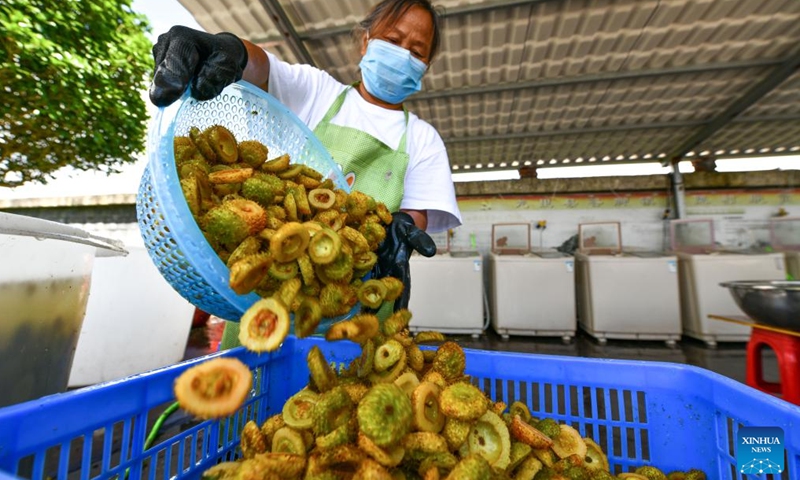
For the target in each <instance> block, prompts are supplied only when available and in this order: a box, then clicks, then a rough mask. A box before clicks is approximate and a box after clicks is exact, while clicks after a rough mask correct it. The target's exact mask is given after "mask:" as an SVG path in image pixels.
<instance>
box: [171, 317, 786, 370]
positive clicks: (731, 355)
mask: <svg viewBox="0 0 800 480" xmlns="http://www.w3.org/2000/svg"><path fill="white" fill-rule="evenodd" d="M223 325H224V324H223V323H222V322H220V321H219V320H217V319H216V318H215V317H211V319H210V320H209V323H208V324H207V325H206V326H203V327H199V328H193V329H192V332H191V335H190V336H189V341H188V344H187V348H186V358H193V357H197V356H201V355H205V354H207V353H210V352H213V351H216V350H217V346H218V344H219V340H220V338H221V337H222V328H223ZM450 338H453V339H455V340H457V341H458V343H459V344H461V345H462V346H463V347H465V348H477V349H482V350H495V351H505V352H522V353H539V354H547V355H568V356H581V357H592V358H615V359H625V360H651V361H659V362H675V363H685V364H689V365H695V366H698V367H702V368H706V369H709V370H711V371H714V372H717V373H719V374H721V375H725V376H727V377H730V378H732V379H734V380H737V381H740V382H742V383H744V381H745V365H746V355H745V347H746V344H745V343H719V344H718V346H717V347H716V348H709V347H708V346H706V344H705V343H703V342H700V341H698V340H694V339H691V338H684V339H682V340H681V341H680V342H678V344H677V346H676V347H675V348H670V347H668V346H667V345H666V344H665V343H664V342H660V341H659V342H656V341H628V340H608V343H607V344H605V345H600V344H599V343H598V342H597V341H596V340H594V339H593V338H592V337H590V336H589V335H587V334H585V333H583V332H581V331H579V332H578V335H577V336H576V337H575V338H574V339H573V341H572V342H570V343H569V344H564V343H562V341H561V339H560V338H547V337H521V336H516V337H511V339H509V340H507V341H506V340H503V339H502V338H500V336H499V335H497V334H496V333H494V331H492V330H491V329H490V330H487V332H486V333H485V334H484V335H482V336H481V337H480V338H478V339H477V340H476V339H473V338H472V337H471V336H469V335H463V336H458V335H456V336H451V337H450ZM777 372H778V368H777V363H776V361H775V354H774V352H772V351H766V352H764V378H765V379H766V380H769V381H773V382H774V381H778V380H779V379H778V373H777Z"/></svg>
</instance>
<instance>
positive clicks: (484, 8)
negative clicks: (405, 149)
mask: <svg viewBox="0 0 800 480" xmlns="http://www.w3.org/2000/svg"><path fill="white" fill-rule="evenodd" d="M261 1H262V3H263V2H264V1H269V0H261ZM552 1H560V0H501V1H486V2H483V3H478V4H472V5H463V6H459V7H453V8H449V9H446V10H444V12H443V13H442V15H441V18H442V19H445V18H450V17H457V16H461V15H469V14H472V13H486V12H490V11H493V10H502V9H504V8H514V7H524V6H526V5H534V4H537V3H547V2H552ZM275 3H278V2H277V0H275ZM268 11H269V10H268ZM270 14H271V12H270ZM355 26H356V25H355V24H349V25H341V26H338V27H330V28H321V29H319V30H311V31H308V32H303V33H301V34H299V35H298V38H300V39H301V40H321V39H324V38H328V37H335V36H337V35H344V34H347V33H350V32H351V31H352V30H353V28H354V27H355ZM277 40H279V39H277V38H275V37H264V38H255V39H253V41H254V42H255V43H268V42H274V41H277Z"/></svg>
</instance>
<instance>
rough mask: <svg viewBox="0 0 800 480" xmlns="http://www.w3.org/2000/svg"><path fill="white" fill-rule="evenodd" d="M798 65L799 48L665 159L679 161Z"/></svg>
mask: <svg viewBox="0 0 800 480" xmlns="http://www.w3.org/2000/svg"><path fill="white" fill-rule="evenodd" d="M798 67H800V50H798V51H797V52H795V54H794V55H792V56H791V57H789V58H788V59H786V60H785V61H784V62H783V63H781V64H780V65H778V66H777V67H776V68H775V69H774V70H773V71H772V72H771V73H770V74H769V75H767V77H766V78H764V79H763V80H761V81H760V82H758V83H757V84H755V85H754V86H753V87H752V88H751V89H750V90H748V91H747V92H745V94H744V95H742V96H741V97H739V99H737V100H736V101H735V102H733V103H732V104H730V105H729V106H728V108H726V109H725V110H724V111H723V112H722V113H720V114H719V115H717V116H716V117H715V118H713V119H712V120H711V121H709V122H708V123H707V124H706V125H705V126H704V127H703V128H701V129H700V130H698V131H697V132H695V134H694V135H692V136H691V137H689V138H687V139H686V140H685V141H684V142H683V143H681V144H680V145H679V146H677V147H676V148H675V149H674V150H672V151H671V152H669V154H668V155H667V157H666V161H668V162H671V163H676V162H679V161H680V160H681V159H683V157H684V156H685V155H686V154H687V153H689V152H691V151H692V150H694V148H695V147H697V146H698V145H699V144H700V143H702V142H704V141H705V140H707V139H708V138H710V137H711V136H712V135H714V134H715V133H716V132H717V131H718V130H720V129H721V128H723V127H724V126H725V125H727V124H728V123H729V122H731V120H733V118H734V117H736V116H737V115H739V114H740V113H742V112H743V111H745V110H747V109H748V108H749V107H750V106H751V105H753V104H754V103H756V102H757V101H758V100H760V99H761V98H762V97H764V95H766V94H768V93H769V92H771V91H772V89H774V88H775V87H777V86H778V85H780V84H781V83H782V82H783V81H784V80H786V79H787V78H789V77H790V76H791V75H792V74H794V73H795V72H796V71H797V69H798Z"/></svg>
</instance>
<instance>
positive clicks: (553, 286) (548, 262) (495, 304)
mask: <svg viewBox="0 0 800 480" xmlns="http://www.w3.org/2000/svg"><path fill="white" fill-rule="evenodd" d="M488 268H489V271H490V279H491V280H490V288H491V295H490V299H491V306H492V308H491V314H492V315H491V322H492V327H494V329H495V331H496V332H497V333H498V334H500V335H501V336H502V337H503V339H505V340H508V338H509V336H510V335H529V336H551V337H561V338H562V339H563V340H564V341H565V342H569V341H570V340H571V339H572V338H573V337H574V336H575V330H576V328H577V326H576V320H575V274H574V271H575V259H574V258H573V257H572V256H571V255H567V254H565V253H561V252H558V251H555V250H553V251H537V252H531V253H527V254H525V255H504V254H499V253H494V252H493V253H491V254H490V255H489V258H488Z"/></svg>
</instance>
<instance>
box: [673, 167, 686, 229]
mask: <svg viewBox="0 0 800 480" xmlns="http://www.w3.org/2000/svg"><path fill="white" fill-rule="evenodd" d="M670 183H671V184H672V203H673V205H672V207H673V208H674V209H675V213H674V215H673V216H672V218H674V219H681V218H686V188H685V187H684V185H683V174H682V173H681V171H680V170H678V162H673V163H672V173H671V182H670Z"/></svg>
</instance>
